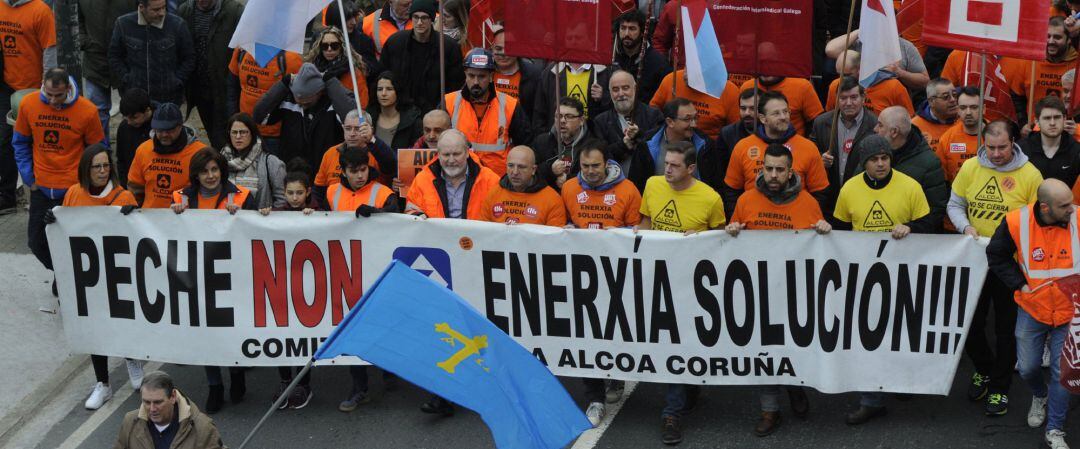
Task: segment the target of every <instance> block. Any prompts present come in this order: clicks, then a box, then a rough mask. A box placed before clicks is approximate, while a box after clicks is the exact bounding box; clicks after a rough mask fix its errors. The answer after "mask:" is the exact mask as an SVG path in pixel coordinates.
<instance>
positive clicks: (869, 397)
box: [859, 391, 885, 408]
mask: <svg viewBox="0 0 1080 449" xmlns="http://www.w3.org/2000/svg"><path fill="white" fill-rule="evenodd" d="M859 405H861V406H863V407H873V408H877V407H884V406H885V393H881V392H878V391H867V392H863V393H859Z"/></svg>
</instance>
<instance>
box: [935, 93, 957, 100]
mask: <svg viewBox="0 0 1080 449" xmlns="http://www.w3.org/2000/svg"><path fill="white" fill-rule="evenodd" d="M930 98H935V99H938V100H946V101H948V100H952V99H954V98H957V95H956V92H953V91H949V92H945V93H943V94H937V95H934V96H933V97H930Z"/></svg>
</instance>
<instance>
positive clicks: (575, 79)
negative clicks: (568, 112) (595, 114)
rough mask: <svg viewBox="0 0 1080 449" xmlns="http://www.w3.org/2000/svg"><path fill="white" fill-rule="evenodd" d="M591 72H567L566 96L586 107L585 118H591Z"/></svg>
mask: <svg viewBox="0 0 1080 449" xmlns="http://www.w3.org/2000/svg"><path fill="white" fill-rule="evenodd" d="M591 72H592V71H591V70H582V71H581V72H578V73H574V71H573V70H569V69H567V70H566V96H567V97H571V98H573V99H575V100H577V101H580V102H581V104H582V105H584V106H585V117H588V116H589V74H590V73H591Z"/></svg>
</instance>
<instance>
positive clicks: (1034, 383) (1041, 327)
mask: <svg viewBox="0 0 1080 449" xmlns="http://www.w3.org/2000/svg"><path fill="white" fill-rule="evenodd" d="M1068 333H1069V324H1068V323H1065V324H1063V325H1061V326H1058V327H1052V326H1050V325H1049V324H1045V323H1041V322H1039V321H1037V320H1035V318H1032V317H1031V315H1030V314H1028V313H1027V312H1026V311H1024V309H1022V308H1021V309H1020V311H1019V312H1018V313H1017V314H1016V356H1017V361H1018V362H1019V365H1020V377H1021V378H1022V379H1024V382H1027V384H1028V388H1030V389H1031V393H1032V394H1034V395H1035V396H1036V397H1040V398H1045V397H1047V395H1049V396H1050V398H1049V400H1048V401H1047V404H1046V409H1047V410H1046V430H1047V431H1050V430H1054V429H1057V430H1061V429H1062V427H1063V426H1064V425H1065V412H1067V411H1069V390H1066V389H1065V387H1063V386H1061V383H1060V382H1058V379H1060V378H1061V367H1060V365H1058V363H1059V362H1060V359H1061V347H1062V345H1064V344H1065V337H1066V336H1067V335H1068ZM1047 336H1049V337H1050V385H1049V386H1047V384H1046V379H1044V378H1043V374H1042V355H1043V346H1044V345H1045V344H1046V338H1047Z"/></svg>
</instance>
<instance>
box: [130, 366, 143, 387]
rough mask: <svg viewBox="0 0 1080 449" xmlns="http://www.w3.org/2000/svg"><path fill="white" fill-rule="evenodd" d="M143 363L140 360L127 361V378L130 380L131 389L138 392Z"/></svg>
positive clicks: (141, 378)
mask: <svg viewBox="0 0 1080 449" xmlns="http://www.w3.org/2000/svg"><path fill="white" fill-rule="evenodd" d="M142 367H143V362H142V361H141V360H127V369H128V377H129V378H131V388H134V389H135V391H139V387H141V386H142V380H143V369H142Z"/></svg>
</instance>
